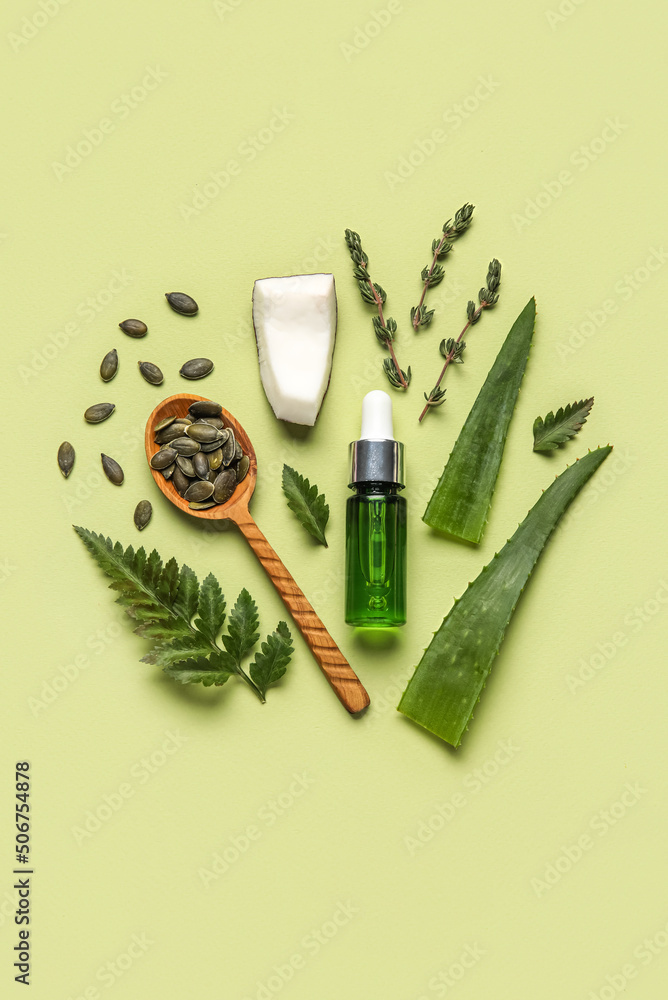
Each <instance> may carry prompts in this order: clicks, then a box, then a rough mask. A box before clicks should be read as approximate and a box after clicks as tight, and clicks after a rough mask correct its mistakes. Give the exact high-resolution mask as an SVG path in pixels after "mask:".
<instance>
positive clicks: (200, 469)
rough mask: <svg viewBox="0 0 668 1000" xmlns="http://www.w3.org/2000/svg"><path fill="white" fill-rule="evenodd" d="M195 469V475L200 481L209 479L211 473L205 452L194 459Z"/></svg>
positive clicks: (199, 453)
mask: <svg viewBox="0 0 668 1000" xmlns="http://www.w3.org/2000/svg"><path fill="white" fill-rule="evenodd" d="M193 468H194V470H195V475H196V476H198V477H199V478H200V479H208V478H209V472H210V471H211V470H210V468H209V459H208V458H207V457H206V455H205V454H204V452H202V451H200V452H198V453H197V454H196V455H195V456H194V458H193Z"/></svg>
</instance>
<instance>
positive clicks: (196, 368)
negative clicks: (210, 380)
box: [179, 358, 213, 379]
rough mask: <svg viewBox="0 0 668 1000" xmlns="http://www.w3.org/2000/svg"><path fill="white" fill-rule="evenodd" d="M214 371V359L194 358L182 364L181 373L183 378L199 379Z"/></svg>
mask: <svg viewBox="0 0 668 1000" xmlns="http://www.w3.org/2000/svg"><path fill="white" fill-rule="evenodd" d="M212 371H213V361H211V360H210V359H209V358H193V359H192V360H191V361H186V363H185V364H184V365H182V366H181V369H180V371H179V375H182V376H183V378H189V379H197V378H205V377H206V376H207V375H210V374H211V372H212Z"/></svg>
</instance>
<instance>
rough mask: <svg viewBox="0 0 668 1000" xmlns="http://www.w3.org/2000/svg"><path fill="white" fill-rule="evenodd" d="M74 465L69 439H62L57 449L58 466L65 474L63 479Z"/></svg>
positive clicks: (72, 449) (72, 450)
mask: <svg viewBox="0 0 668 1000" xmlns="http://www.w3.org/2000/svg"><path fill="white" fill-rule="evenodd" d="M73 466H74V448H73V447H72V445H71V444H70V442H69V441H63V443H62V444H61V446H60V448H59V449H58V468H59V469H60V471H61V472H62V474H63V475H64V476H65V479H67V477H68V476H69V474H70V472H71V471H72V468H73Z"/></svg>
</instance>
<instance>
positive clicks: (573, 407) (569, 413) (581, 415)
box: [533, 396, 594, 451]
mask: <svg viewBox="0 0 668 1000" xmlns="http://www.w3.org/2000/svg"><path fill="white" fill-rule="evenodd" d="M593 405H594V397H593V396H591V397H590V398H589V399H581V400H580V402H579V403H569V404H568V406H560V407H559V409H558V410H557V412H556V413H553V412H552V410H550V412H549V413H548V415H547V416H546V417H545V419H544V420H543V419H542V418H541V417H536V419H535V421H534V425H533V450H534V451H553V450H554V449H555V448H558V447H559V445H562V444H564V443H565V442H566V441H570V439H571V438H573V437H575V435H576V434H577V432H578V431H579V430H580V428H581V427H582V425H583V424H585V423H586V422H587V417H588V416H589V411H590V410H591V408H592V406H593Z"/></svg>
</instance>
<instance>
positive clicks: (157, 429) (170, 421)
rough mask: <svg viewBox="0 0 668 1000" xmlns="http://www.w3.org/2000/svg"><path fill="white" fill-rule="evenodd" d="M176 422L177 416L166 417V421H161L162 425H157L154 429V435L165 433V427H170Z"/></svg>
mask: <svg viewBox="0 0 668 1000" xmlns="http://www.w3.org/2000/svg"><path fill="white" fill-rule="evenodd" d="M175 420H176V415H174V416H173V417H165V419H164V420H161V421H160V423H158V424H156V425H155V427H154V428H153V433H154V434H158V433H159V432H160V431H164V429H165V427H169V425H170V424H173V423H174V421H175Z"/></svg>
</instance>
